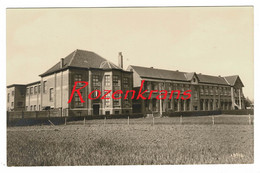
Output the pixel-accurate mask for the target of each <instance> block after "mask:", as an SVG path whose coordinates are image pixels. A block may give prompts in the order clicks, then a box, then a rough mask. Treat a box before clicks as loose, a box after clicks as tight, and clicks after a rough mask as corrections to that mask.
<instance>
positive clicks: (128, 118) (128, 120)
mask: <svg viewBox="0 0 260 173" xmlns="http://www.w3.org/2000/svg"><path fill="white" fill-rule="evenodd" d="M127 125H129V116H128V118H127Z"/></svg>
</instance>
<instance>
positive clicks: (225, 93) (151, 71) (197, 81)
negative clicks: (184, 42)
mask: <svg viewBox="0 0 260 173" xmlns="http://www.w3.org/2000/svg"><path fill="white" fill-rule="evenodd" d="M128 70H129V71H132V72H133V79H134V81H133V87H134V88H136V89H138V88H139V87H140V85H141V81H142V80H144V81H145V82H144V88H143V90H147V91H148V92H147V95H148V94H150V93H149V92H150V91H151V90H158V91H159V90H166V91H168V97H169V95H170V93H171V92H170V91H171V90H180V91H181V93H180V97H181V96H182V94H183V92H184V91H186V90H192V92H191V98H190V99H188V100H182V99H164V100H158V99H156V96H157V95H158V94H157V93H153V95H152V99H147V100H135V101H134V102H133V108H134V110H135V111H137V112H143V113H145V114H149V113H152V112H159V111H161V113H162V112H174V111H212V110H234V109H244V108H245V106H244V100H245V98H244V95H243V90H242V88H243V87H244V85H243V83H242V81H241V79H240V77H239V76H238V75H235V76H226V77H221V76H210V75H205V74H201V73H199V74H197V73H195V72H191V73H188V72H180V71H178V70H176V71H172V70H164V69H156V68H153V67H151V68H147V67H140V66H133V65H130V66H129V67H128ZM177 94H178V93H175V98H177Z"/></svg>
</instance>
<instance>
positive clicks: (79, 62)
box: [40, 49, 122, 76]
mask: <svg viewBox="0 0 260 173" xmlns="http://www.w3.org/2000/svg"><path fill="white" fill-rule="evenodd" d="M104 62H106V63H105V64H107V65H104V66H101V65H102V63H104ZM108 64H109V65H108ZM69 67H80V68H102V69H120V70H122V69H121V68H120V67H118V66H116V65H115V64H113V63H112V62H109V61H107V60H106V59H105V58H103V57H101V56H99V55H98V54H96V53H94V52H91V51H86V50H79V49H77V50H75V51H74V52H72V53H71V54H69V55H68V56H66V57H65V58H64V64H63V67H62V68H61V67H60V61H59V62H58V63H56V64H55V65H54V66H53V67H51V68H50V69H49V70H47V71H46V72H44V73H43V74H41V75H40V76H46V75H48V74H52V73H54V72H57V71H60V70H63V69H67V68H69Z"/></svg>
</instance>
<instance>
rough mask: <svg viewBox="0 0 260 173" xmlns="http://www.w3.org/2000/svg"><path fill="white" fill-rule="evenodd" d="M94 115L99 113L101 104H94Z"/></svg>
mask: <svg viewBox="0 0 260 173" xmlns="http://www.w3.org/2000/svg"><path fill="white" fill-rule="evenodd" d="M93 115H99V104H94V105H93Z"/></svg>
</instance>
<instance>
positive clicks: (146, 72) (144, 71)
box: [131, 65, 229, 85]
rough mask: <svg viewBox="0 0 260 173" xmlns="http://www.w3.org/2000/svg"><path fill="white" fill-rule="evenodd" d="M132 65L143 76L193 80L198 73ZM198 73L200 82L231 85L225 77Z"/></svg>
mask: <svg viewBox="0 0 260 173" xmlns="http://www.w3.org/2000/svg"><path fill="white" fill-rule="evenodd" d="M131 67H132V68H133V69H134V70H135V71H136V73H138V75H139V76H140V77H142V78H155V79H165V80H176V81H191V80H192V77H193V76H194V75H195V74H196V73H195V72H191V73H188V72H180V71H173V70H163V69H156V68H148V67H140V66H133V65H131ZM196 75H197V77H198V79H199V83H208V84H221V85H229V84H228V83H227V81H226V80H225V78H224V77H220V76H210V75H204V74H196Z"/></svg>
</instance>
